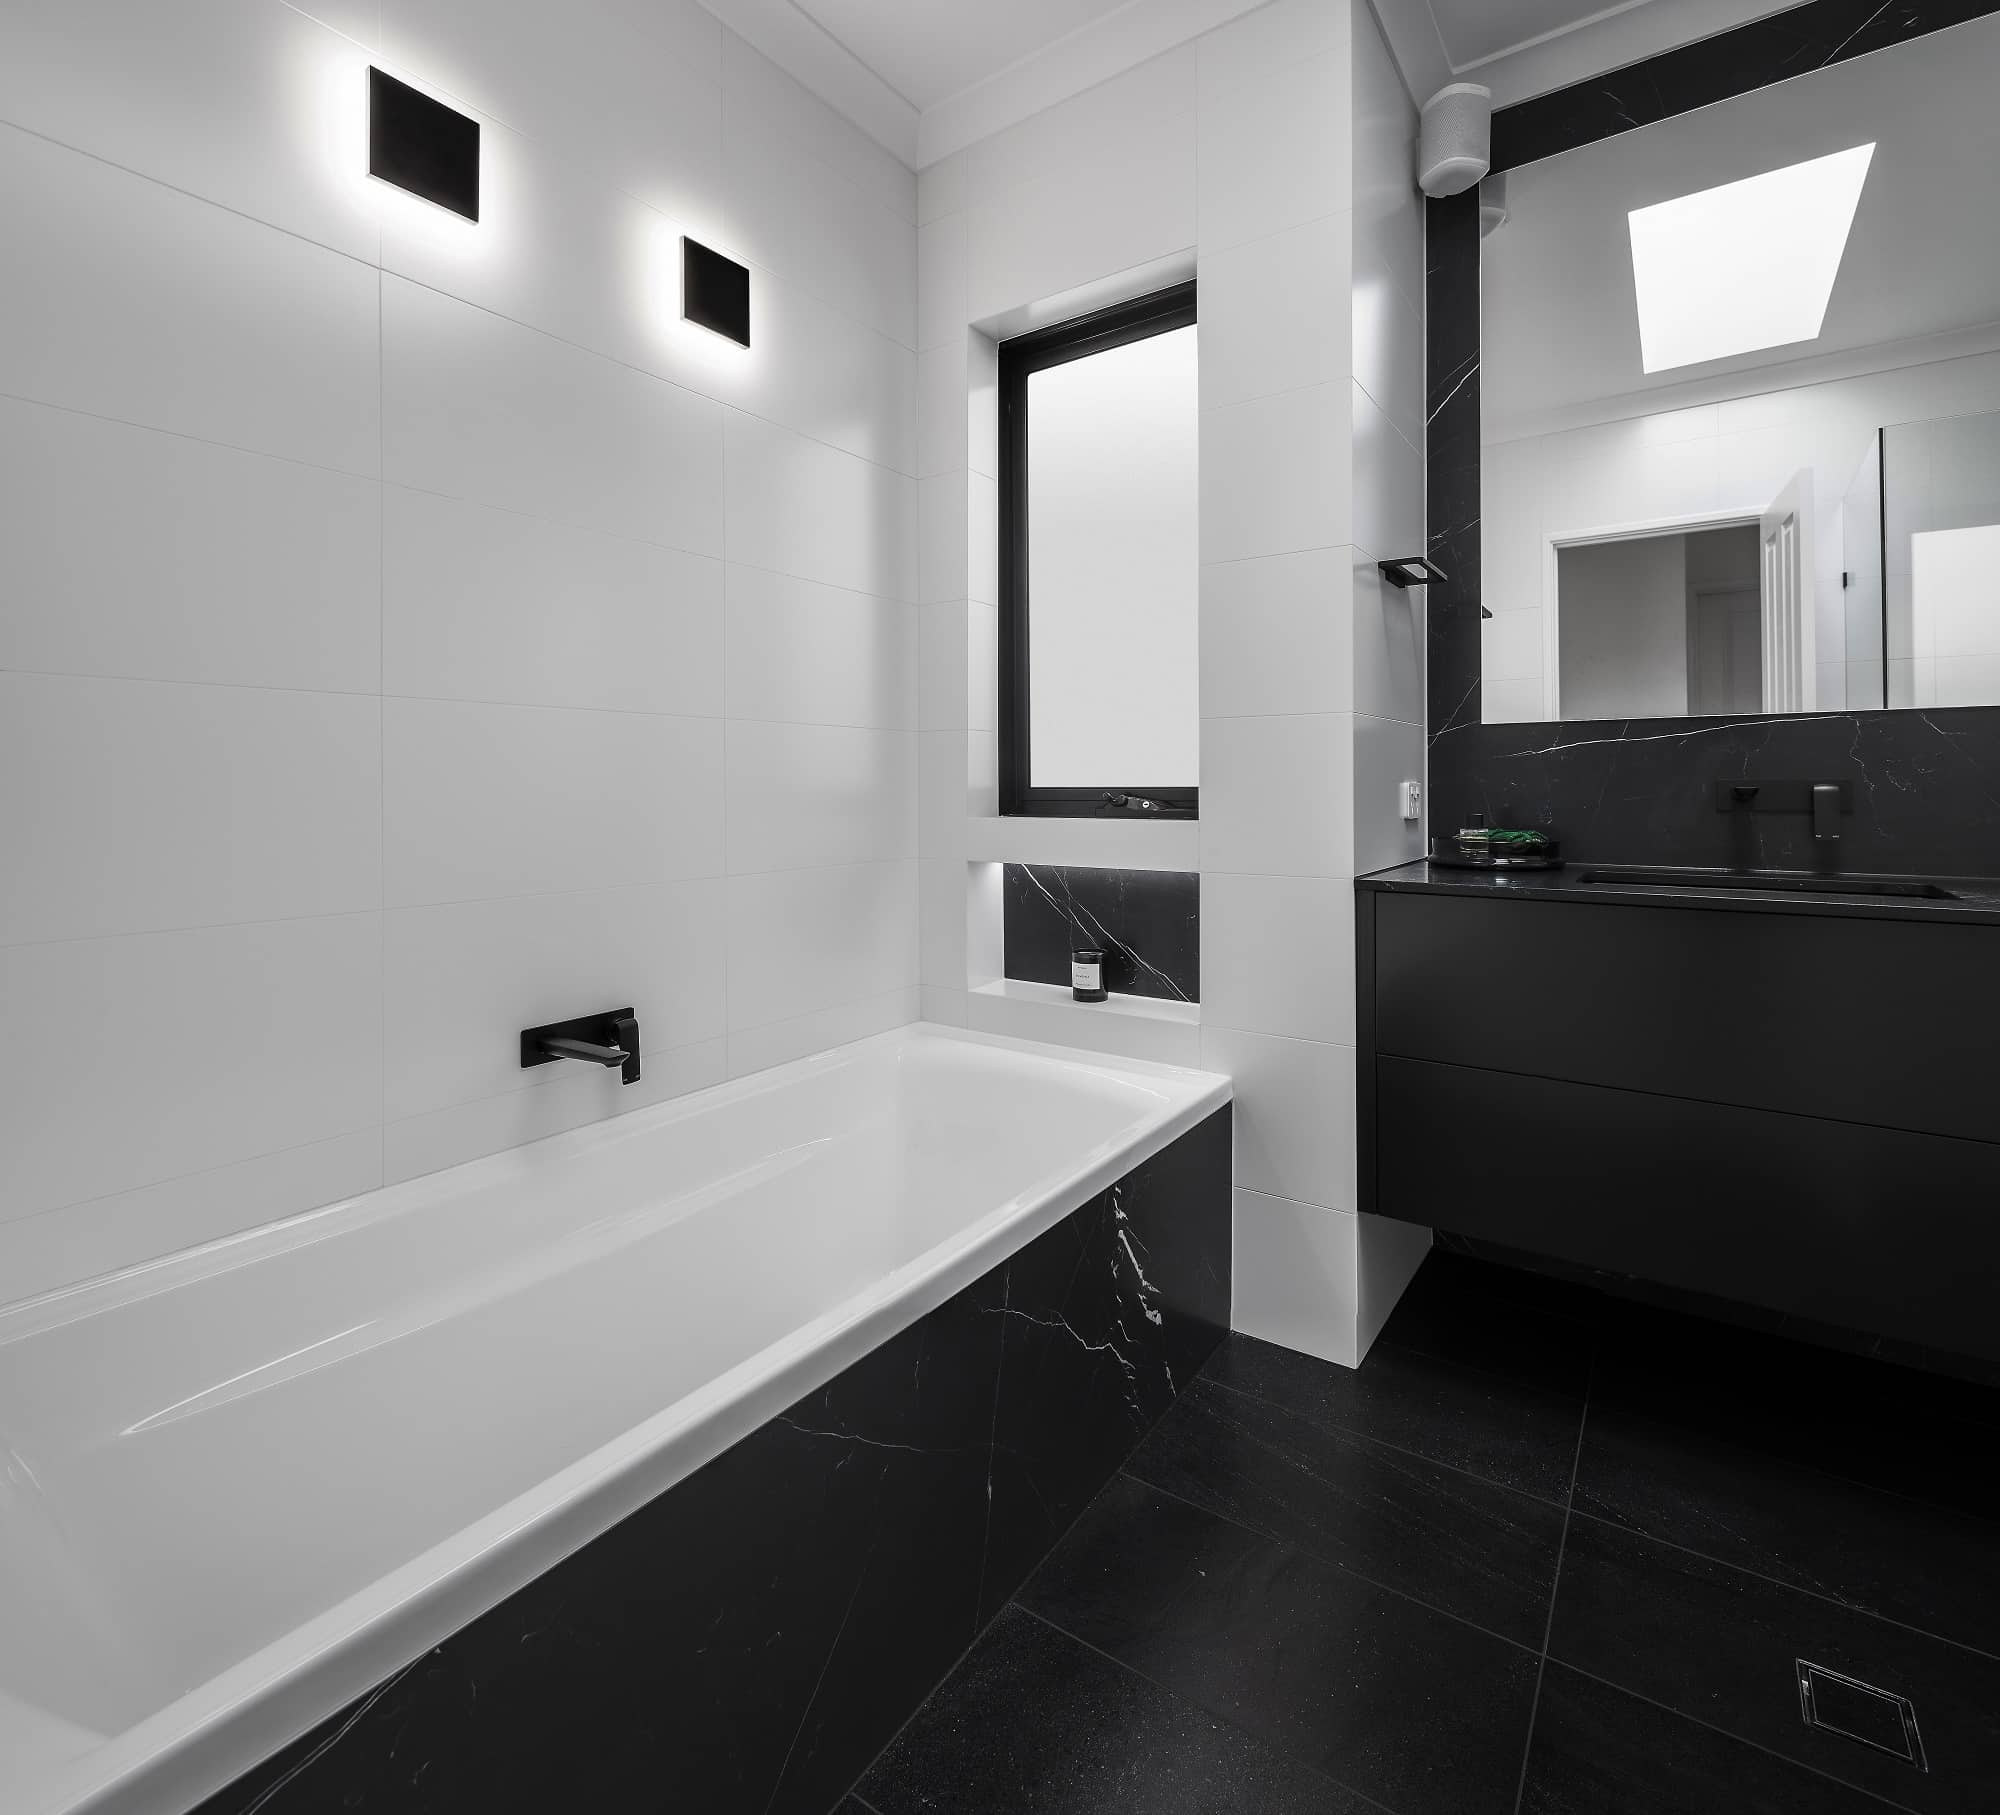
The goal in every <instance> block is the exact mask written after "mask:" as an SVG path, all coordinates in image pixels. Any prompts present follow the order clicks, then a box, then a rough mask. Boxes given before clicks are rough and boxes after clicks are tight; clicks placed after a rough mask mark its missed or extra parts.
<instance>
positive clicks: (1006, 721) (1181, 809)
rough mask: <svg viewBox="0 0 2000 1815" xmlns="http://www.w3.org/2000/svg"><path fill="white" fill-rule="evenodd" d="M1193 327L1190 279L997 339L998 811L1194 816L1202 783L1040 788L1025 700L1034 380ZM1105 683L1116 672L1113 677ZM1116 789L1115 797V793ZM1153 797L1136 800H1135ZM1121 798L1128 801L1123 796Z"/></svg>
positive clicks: (1062, 816) (1077, 815) (1052, 815)
mask: <svg viewBox="0 0 2000 1815" xmlns="http://www.w3.org/2000/svg"><path fill="white" fill-rule="evenodd" d="M1194 325H1195V286H1194V282H1193V280H1192V279H1190V280H1189V281H1187V282H1186V283H1180V284H1175V285H1174V286H1173V287H1172V288H1170V289H1166V290H1158V291H1155V292H1154V293H1153V294H1152V295H1150V296H1142V297H1139V298H1137V299H1136V300H1135V301H1132V302H1127V303H1119V304H1118V305H1117V306H1116V307H1114V308H1109V309H1099V310H1096V311H1094V312H1093V313H1091V314H1089V315H1081V316H1078V317H1077V318H1076V319H1075V320H1073V321H1065V322H1058V323H1057V324H1056V325H1055V326H1054V327H1049V328H1038V329H1036V330H1035V331H1034V332H1033V333H1032V334H1023V335H1020V336H1019V337H1018V338H1016V339H1013V340H1005V341H1002V342H1001V343H1000V377H999V383H1000V811H1001V812H1002V813H1003V814H1007V815H1011V816H1017V817H1018V816H1029V817H1040V818H1045V819H1046V818H1060V819H1120V818H1147V819H1193V818H1196V817H1198V815H1199V812H1200V789H1199V788H1161V787H1148V786H1146V785H1144V784H1143V783H1142V782H1138V781H1134V782H1131V783H1129V784H1128V783H1121V782H1112V781H1106V782H1105V783H1104V784H1103V786H1101V787H1091V788H1076V787H1065V788H1054V787H1042V788H1038V787H1034V786H1032V785H1031V784H1030V781H1029V777H1030V775H1031V774H1032V773H1033V771H1032V769H1031V767H1030V755H1031V752H1030V731H1029V701H1028V685H1029V683H1028V639H1029V634H1030V619H1031V607H1030V603H1029V599H1028V535H1029V524H1028V380H1029V379H1030V378H1031V377H1033V376H1034V374H1035V373H1037V372H1045V371H1047V370H1048V369H1049V368H1050V367H1051V366H1059V365H1068V364H1069V363H1071V362H1072V361H1073V360H1078V359H1087V358H1089V357H1090V356H1091V355H1092V354H1094V353H1108V352H1111V351H1112V350H1113V349H1114V348H1117V347H1123V346H1129V345H1131V344H1132V342H1134V341H1138V340H1150V339H1152V338H1153V337H1154V336H1155V335H1158V334H1169V333H1172V332H1174V331H1175V330H1176V329H1180V328H1191V327H1193V326H1194ZM1105 681H1106V684H1107V685H1110V686H1115V685H1116V684H1117V677H1116V676H1115V675H1107V676H1106V677H1105ZM1110 797H1116V799H1115V800H1113V799H1112V798H1110ZM1135 801H1136V802H1143V803H1149V804H1143V805H1134V804H1131V803H1133V802H1135ZM1121 803H1122V804H1121Z"/></svg>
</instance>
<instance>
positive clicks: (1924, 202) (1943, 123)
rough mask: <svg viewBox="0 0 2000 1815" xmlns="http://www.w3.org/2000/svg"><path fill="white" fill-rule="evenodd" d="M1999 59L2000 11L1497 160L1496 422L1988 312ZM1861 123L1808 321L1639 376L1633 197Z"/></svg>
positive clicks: (1869, 345)
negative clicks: (1657, 116)
mask: <svg viewBox="0 0 2000 1815" xmlns="http://www.w3.org/2000/svg"><path fill="white" fill-rule="evenodd" d="M1996 63H2000V15H1992V16H1988V17H1986V18H1983V19H1977V20H1973V21H1970V22H1968V23H1966V24H1962V25H1957V26H1954V27H1953V28H1952V29H1951V30H1949V31H1942V32H1937V33H1934V34H1932V35H1930V36H1927V37H1923V38H1917V39H1912V40H1911V41H1910V42H1908V43H1906V44H1902V45H1899V46H1897V47H1896V48H1895V49H1894V50H1893V51H1888V52H1884V53H1882V54H1880V55H1877V56H1871V57H1862V58H1858V59H1856V60H1855V61H1853V62H1850V63H1842V64H1838V65H1836V66H1835V67H1833V68H1831V69H1822V70H1817V71H1815V72H1813V73H1812V74H1810V75H1805V76H1801V77H1799V78H1797V79H1796V80H1794V81H1790V82H1783V83H1779V84H1778V85H1776V86H1775V87H1771V88H1765V89H1760V90H1758V91H1756V92H1755V93H1752V94H1747V95H1740V96H1738V97H1736V98H1735V99H1733V100H1730V101H1724V102H1721V103H1719V104H1718V105H1716V106H1713V107H1708V108H1704V109H1702V110H1700V111H1699V112H1696V113H1691V114H1682V115H1679V116H1677V117H1676V118H1673V119H1669V120H1662V121H1660V122H1659V123H1658V124H1656V125H1652V126H1648V127H1645V128H1643V129H1642V130H1640V131H1637V132H1629V133H1624V134H1621V135H1620V136H1618V137H1616V138H1611V139H1605V140H1602V141H1600V142H1598V143H1596V144H1593V145H1585V146H1581V147H1579V148H1578V149H1577V150H1574V151H1568V152H1564V153H1563V154H1562V155H1561V156H1559V157H1552V158H1547V159H1545V160H1543V161H1542V162H1541V163H1538V164H1530V165H1526V166H1524V167H1523V168H1521V169H1519V170H1515V171H1513V172H1511V173H1509V176H1508V185H1507V204H1508V209H1509V215H1508V219H1507V221H1506V223H1505V225H1503V226H1502V227H1501V228H1500V229H1499V230H1498V231H1497V232H1496V233H1494V234H1493V236H1492V237H1491V238H1490V239H1488V240H1487V241H1486V242H1485V245H1484V248H1483V256H1482V273H1481V285H1482V293H1483V314H1484V322H1485V331H1484V359H1483V367H1482V377H1481V388H1482V397H1481V402H1482V407H1483V409H1484V411H1485V412H1486V416H1487V430H1488V433H1489V435H1491V436H1493V437H1495V438H1500V437H1504V436H1507V435H1510V434H1520V433H1526V432H1538V431H1539V429H1541V428H1542V427H1545V426H1552V425H1554V424H1556V423H1557V422H1560V421H1562V420H1564V419H1566V418H1568V417H1571V416H1573V415H1575V414H1576V413H1577V412H1579V411H1583V412H1586V413H1587V414H1589V415H1594V416H1601V415H1606V414H1611V415H1619V414H1626V415H1629V414H1638V413H1647V412H1650V411H1653V410H1657V409H1660V408H1662V407H1671V406H1672V405H1673V404H1674V403H1676V402H1678V401H1681V399H1680V398H1678V397H1668V398H1661V397H1659V396H1658V395H1657V393H1659V392H1661V391H1663V390H1665V391H1671V390H1673V389H1674V388H1675V387H1686V386H1691V385H1697V384H1698V385H1700V386H1703V387H1704V388H1705V390H1704V394H1705V392H1706V391H1710V390H1712V391H1715V392H1716V393H1717V394H1736V395H1753V394H1758V393H1761V392H1765V391H1769V390H1772V389H1774V388H1779V387H1781V386H1782V385H1784V384H1786V383H1789V382H1795V381H1796V376H1797V375H1798V374H1797V373H1796V368H1797V364H1798V362H1800V361H1802V360H1804V361H1821V360H1824V359H1825V358H1827V356H1829V355H1849V356H1854V357H1860V356H1861V353H1862V350H1864V349H1888V348H1892V347H1894V346H1896V345H1897V344H1898V343H1902V342H1905V341H1909V340H1913V339H1919V338H1924V337H1929V336H1934V335H1955V334H1960V333H1965V332H1970V331H1973V330H1979V329H1985V328H1987V327H1988V326H1989V325H1990V324H1993V323H1994V321H1995V318H1996V315H2000V195H1996V192H1995V191H1994V189H1993V185H1992V182H1991V179H1990V172H1991V170H1992V167H1993V162H1994V159H1995V157H1996V155H2000V119H1996V116H1995V115H1994V113H1993V110H1992V105H1991V89H1992V71H1993V69H1994V68H1995V67H1996ZM1871 141H1872V142H1873V143H1874V144H1875V146H1876V151H1875V156H1874V160H1873V163H1872V165H1871V167H1870V170H1869V173H1868V180H1867V183H1866V185H1865V187H1864V188H1863V190H1862V194H1861V202H1860V206H1859V207H1858V208H1857V210H1856V211H1855V216H1854V225H1853V229H1852V232H1851V233H1850V235H1849V238H1848V242H1847V248H1846V252H1845V255H1844V257H1843V258H1842V261H1841V266H1840V273H1839V276H1838V278H1837V279H1836V280H1835V283H1834V288H1833V295H1832V299H1831V301H1830V303H1829V305H1828V308H1827V313H1826V320H1825V323H1824V325H1823V327H1822V330H1821V332H1820V335H1819V337H1818V338H1817V339H1816V340H1813V341H1810V342H1806V343H1802V344H1798V345H1794V346H1790V347H1775V348H1771V349H1769V350H1768V351H1765V352H1761V353H1750V354H1744V355H1741V356H1739V357H1738V358H1735V359H1731V360H1720V361H1716V362H1713V363H1711V364H1708V365H1702V366H1694V367H1682V368H1677V369H1675V370H1671V371H1664V372H1659V373H1655V374H1653V375H1652V376H1651V377H1648V376H1647V375H1646V373H1645V372H1644V371H1643V370H1642V369H1641V363H1640V354H1639V330H1638V313H1637V300H1636V296H1635V293H1634V287H1633V276H1632V251H1631V236H1630V231H1629V228H1628V226H1627V221H1626V216H1627V214H1628V212H1629V211H1630V210H1632V209H1634V208H1641V207H1645V206H1648V205H1649V204H1651V203H1654V202H1659V201H1665V200H1668V199H1670V198H1672V197H1676V196H1682V195H1690V194H1693V193H1695V192H1697V191H1699V190H1704V189H1709V188H1713V187H1714V186H1716V185H1717V184H1721V183H1728V182H1734V181H1737V180H1739V179H1740V178H1743V177H1747V176H1754V175H1758V174H1760V173H1762V172H1765V171H1769V170H1776V169H1781V168H1784V167H1786V166H1788V165H1791V164H1796V163H1800V162H1803V161H1804V160H1805V159H1807V158H1814V157H1819V156H1823V155H1825V154H1827V153H1829V152H1834V151H1844V150H1847V149H1849V148H1850V147H1852V146H1855V145H1860V144H1866V143H1869V142H1871ZM1870 356H1871V357H1872V356H1873V355H1872V354H1871V355H1870ZM1787 366H1792V367H1794V368H1795V372H1794V373H1793V374H1787V373H1786V372H1785V371H1783V370H1782V368H1784V367H1787ZM1579 419H1581V418H1579Z"/></svg>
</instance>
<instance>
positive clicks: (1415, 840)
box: [1353, 715, 1424, 876]
mask: <svg viewBox="0 0 2000 1815" xmlns="http://www.w3.org/2000/svg"><path fill="white" fill-rule="evenodd" d="M1423 778H1424V728H1423V727H1422V726H1421V725H1409V724H1404V723H1403V722H1402V721H1401V720H1399V719H1388V718H1369V717H1366V716H1365V715H1357V716H1356V718H1355V720H1354V858H1353V862H1354V874H1355V875H1357V876H1365V875H1367V874H1368V873H1369V872H1370V871H1371V870H1386V869H1388V868H1389V867H1390V866H1391V865H1393V864H1398V863H1409V862H1411V861H1412V860H1413V859H1415V858H1418V857H1421V856H1422V855H1423V854H1424V828H1423V824H1422V822H1421V821H1419V820H1412V819H1404V818H1403V817H1402V813H1401V792H1402V784H1403V783H1404V782H1406V781H1421V780H1423Z"/></svg>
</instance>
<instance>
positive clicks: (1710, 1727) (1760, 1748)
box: [1555, 1658, 1918, 1815]
mask: <svg viewBox="0 0 2000 1815" xmlns="http://www.w3.org/2000/svg"><path fill="white" fill-rule="evenodd" d="M1555 1665H1556V1668H1557V1669H1558V1670H1567V1671H1568V1672H1569V1673H1570V1674H1571V1675H1572V1676H1580V1677H1582V1678H1583V1679H1584V1680H1585V1681H1586V1682H1591V1683H1595V1684H1597V1685H1598V1687H1599V1688H1601V1689H1609V1690H1610V1691H1611V1692H1612V1693H1613V1694H1614V1695H1625V1696H1630V1697H1631V1699H1632V1700H1633V1701H1635V1702H1639V1703H1641V1704H1642V1705H1643V1706H1645V1707H1648V1708H1657V1709H1658V1710H1659V1711H1660V1712H1661V1713H1662V1714H1667V1715H1671V1716H1672V1717H1673V1718H1674V1719H1675V1720H1684V1721H1686V1722H1687V1723H1688V1725H1689V1726H1691V1727H1699V1728H1701V1730H1702V1731H1703V1732H1704V1733H1713V1734H1715V1735H1716V1736H1717V1737H1718V1738H1721V1739H1726V1740H1730V1741H1732V1742H1733V1743H1735V1744H1736V1745H1739V1746H1747V1747H1749V1749H1750V1750H1751V1751H1753V1752H1761V1753H1762V1754H1763V1755H1764V1756H1765V1757H1766V1758H1775V1759H1776V1760H1777V1761H1778V1762H1779V1763H1780V1764H1785V1765H1790V1766H1791V1767H1792V1768H1793V1769H1794V1770H1797V1771H1804V1772H1805V1773H1806V1774H1807V1775H1808V1776H1812V1777H1817V1778H1820V1779H1822V1780H1823V1781H1825V1782H1827V1783H1834V1784H1838V1785H1839V1786H1840V1787H1841V1788H1842V1789H1843V1790H1848V1791H1851V1792H1852V1793H1853V1794H1854V1795H1856V1796H1866V1797H1868V1798H1870V1799H1871V1800H1872V1801H1875V1802H1879V1803H1881V1804H1882V1805H1883V1806H1884V1807H1885V1808H1891V1809H1902V1810H1904V1811H1905V1812H1906V1815H1918V1811H1916V1810H1915V1809H1913V1808H1912V1807H1911V1805H1910V1804H1908V1803H1902V1802H1896V1801H1893V1800H1892V1799H1891V1798H1889V1797H1887V1796H1884V1795H1883V1794H1882V1792H1881V1791H1879V1790H1870V1789H1866V1788H1864V1787H1863V1786H1862V1785H1860V1784H1857V1783H1851V1782H1850V1781H1849V1780H1848V1779H1846V1778H1844V1777H1835V1776H1834V1775H1833V1773H1832V1772H1830V1771H1823V1770H1821V1769H1820V1767H1819V1766H1818V1765H1809V1764H1807V1763H1806V1762H1805V1760H1804V1759H1802V1758H1794V1757H1792V1755H1791V1754H1790V1753H1789V1752H1779V1751H1776V1750H1774V1749H1773V1748H1772V1747H1770V1746H1767V1745H1763V1744H1761V1743H1760V1742H1759V1741H1757V1740H1754V1739H1745V1738H1744V1737H1743V1735H1742V1734H1740V1733H1732V1732H1731V1731H1730V1730H1729V1729H1728V1728H1727V1727H1718V1726H1717V1725H1716V1724H1715V1723H1714V1722H1713V1721H1706V1720H1703V1719H1702V1718H1701V1717H1700V1715H1698V1714H1689V1713H1688V1712H1687V1711H1686V1710H1685V1709H1684V1708H1676V1707H1673V1706H1671V1705H1670V1704H1668V1703H1666V1702H1661V1701H1655V1700H1654V1699H1653V1698H1652V1697H1651V1696H1650V1695H1641V1694H1640V1693H1639V1691H1638V1690H1636V1689H1628V1688H1627V1687H1626V1686H1625V1685H1624V1684H1623V1683H1614V1682H1613V1681H1612V1680H1611V1679H1610V1678H1609V1677H1608V1676H1599V1675H1598V1674H1597V1673H1596V1671H1594V1670H1584V1669H1581V1668H1579V1667H1578V1666H1577V1665H1575V1664H1572V1663H1569V1662H1567V1661H1566V1660H1565V1659H1563V1658H1557V1659H1556V1660H1555Z"/></svg>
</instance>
